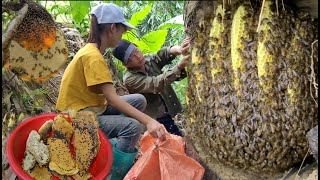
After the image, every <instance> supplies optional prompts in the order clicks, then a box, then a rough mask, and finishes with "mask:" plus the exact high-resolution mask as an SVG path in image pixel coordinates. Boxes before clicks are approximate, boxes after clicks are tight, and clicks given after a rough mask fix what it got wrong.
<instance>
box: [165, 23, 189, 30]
mask: <svg viewBox="0 0 320 180" xmlns="http://www.w3.org/2000/svg"><path fill="white" fill-rule="evenodd" d="M168 28H177V29H183V28H184V26H183V25H182V24H175V23H165V24H162V25H160V26H159V29H168Z"/></svg>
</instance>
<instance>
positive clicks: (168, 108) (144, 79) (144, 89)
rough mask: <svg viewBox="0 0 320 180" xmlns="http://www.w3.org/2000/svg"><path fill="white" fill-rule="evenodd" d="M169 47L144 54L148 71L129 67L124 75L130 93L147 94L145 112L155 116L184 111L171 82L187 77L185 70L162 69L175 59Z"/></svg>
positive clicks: (174, 68) (175, 67) (159, 116)
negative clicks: (163, 70)
mask: <svg viewBox="0 0 320 180" xmlns="http://www.w3.org/2000/svg"><path fill="white" fill-rule="evenodd" d="M169 49H170V48H162V49H160V50H159V51H158V52H157V53H151V54H147V55H145V56H144V58H145V60H146V63H145V69H146V73H144V72H139V71H135V70H131V69H128V70H127V71H126V73H125V75H124V77H123V82H124V85H125V86H126V88H127V89H128V91H129V92H130V93H141V94H143V95H144V96H145V98H146V99H147V107H146V110H145V113H146V114H148V115H149V116H151V117H153V118H161V117H164V116H165V115H167V114H170V115H171V116H172V117H174V116H175V115H176V114H177V113H180V112H181V111H182V107H181V104H180V102H179V99H178V97H177V95H176V93H175V92H174V90H173V88H172V87H171V83H173V82H174V81H177V80H181V79H183V78H185V77H186V73H185V71H184V70H182V71H181V70H180V69H179V68H178V67H177V66H174V67H173V68H171V69H169V70H168V71H165V72H162V71H161V69H162V68H163V67H164V66H165V65H167V64H170V63H171V62H172V60H173V59H175V56H174V55H172V54H170V53H169Z"/></svg>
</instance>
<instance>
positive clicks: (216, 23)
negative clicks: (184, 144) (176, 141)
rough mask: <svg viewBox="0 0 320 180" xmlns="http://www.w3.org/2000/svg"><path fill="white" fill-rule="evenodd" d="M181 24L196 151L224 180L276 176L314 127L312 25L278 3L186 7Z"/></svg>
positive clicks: (298, 156)
mask: <svg viewBox="0 0 320 180" xmlns="http://www.w3.org/2000/svg"><path fill="white" fill-rule="evenodd" d="M263 2H264V3H263ZM277 2H278V3H277ZM284 3H286V1H285V2H284ZM261 7H263V11H261V9H262V8H261ZM184 17H185V26H186V33H187V34H188V35H189V36H190V38H191V49H192V52H191V54H192V60H191V64H192V65H191V66H189V67H188V68H189V69H188V77H189V79H188V80H189V82H188V90H187V107H188V108H187V113H186V116H187V117H186V120H187V129H186V132H187V134H188V135H189V136H190V137H191V141H192V143H193V145H194V147H195V149H196V151H198V152H199V155H200V157H201V159H202V160H203V161H204V162H205V163H206V164H207V165H208V166H209V168H210V169H211V170H212V171H213V172H214V173H215V174H217V175H218V176H219V177H220V178H222V179H233V178H234V177H237V179H262V178H263V179H274V178H276V177H280V176H281V175H280V174H281V173H283V172H285V171H286V170H288V169H290V168H291V167H292V166H293V165H294V164H295V163H299V162H301V161H302V160H303V157H304V156H305V154H306V153H307V152H308V142H307V140H306V138H305V135H306V133H307V132H308V131H309V130H310V129H311V128H313V127H314V126H316V125H317V110H318V104H317V98H318V94H317V85H318V79H317V74H318V71H317V59H318V50H317V49H316V48H317V46H318V41H317V39H318V35H317V31H318V30H317V27H318V24H317V21H314V20H313V19H312V17H311V16H308V15H306V14H305V13H299V12H298V11H296V10H294V8H293V7H290V6H289V4H282V2H281V1H241V0H236V1H188V2H187V3H186V7H185V16H184Z"/></svg>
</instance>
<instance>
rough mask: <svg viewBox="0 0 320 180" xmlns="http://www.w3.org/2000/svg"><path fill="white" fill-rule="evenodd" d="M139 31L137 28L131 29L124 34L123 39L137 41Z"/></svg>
mask: <svg viewBox="0 0 320 180" xmlns="http://www.w3.org/2000/svg"><path fill="white" fill-rule="evenodd" d="M136 34H137V31H136V30H135V29H131V30H130V31H127V32H126V33H125V34H123V35H122V39H125V40H128V41H130V42H134V41H136Z"/></svg>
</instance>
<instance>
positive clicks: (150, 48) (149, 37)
mask: <svg viewBox="0 0 320 180" xmlns="http://www.w3.org/2000/svg"><path fill="white" fill-rule="evenodd" d="M167 34H168V31H167V30H157V31H152V32H150V33H148V34H145V35H144V36H142V37H141V38H140V39H139V40H135V41H134V43H135V44H137V46H138V47H139V48H140V49H141V51H142V52H143V54H148V53H153V52H157V51H159V50H160V49H161V47H162V46H163V43H164V41H165V40H166V37H167Z"/></svg>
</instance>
